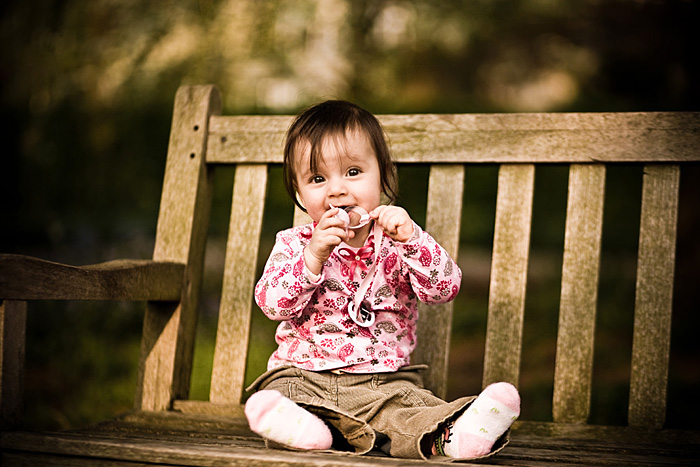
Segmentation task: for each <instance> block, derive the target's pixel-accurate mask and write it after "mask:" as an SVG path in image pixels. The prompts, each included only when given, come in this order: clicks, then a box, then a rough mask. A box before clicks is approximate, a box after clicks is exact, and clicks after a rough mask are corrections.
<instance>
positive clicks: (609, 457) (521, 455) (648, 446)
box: [0, 412, 700, 467]
mask: <svg viewBox="0 0 700 467" xmlns="http://www.w3.org/2000/svg"><path fill="white" fill-rule="evenodd" d="M698 446H700V435H698V434H697V433H693V432H687V431H675V430H663V431H659V430H651V431H650V430H642V429H635V428H631V427H600V426H590V425H572V424H564V423H542V422H539V423H533V422H516V423H515V425H514V427H513V430H512V432H511V443H510V445H508V446H507V447H506V449H504V450H503V451H501V452H500V453H499V454H498V455H497V456H495V457H491V458H489V459H484V460H481V461H479V462H478V465H523V466H542V465H545V466H570V465H597V466H606V465H658V466H674V467H675V466H686V465H697V464H698V462H699V461H700V448H699V447H698ZM0 448H1V449H0V455H2V456H3V457H2V458H1V459H0V461H2V462H3V465H41V466H44V465H71V466H75V465H106V466H117V465H129V466H131V465H140V464H141V463H145V461H147V463H148V465H169V466H173V465H178V466H195V465H196V466H229V465H240V466H273V465H274V466H341V467H350V466H387V467H394V466H397V467H398V466H430V465H435V462H436V459H433V460H430V461H421V460H419V459H396V458H391V457H386V456H384V455H382V454H381V453H379V452H378V451H373V452H372V453H370V454H369V455H365V456H353V455H348V454H347V453H324V452H303V451H301V452H299V451H296V452H295V451H284V450H279V449H266V448H265V446H264V443H263V441H262V439H261V438H260V437H258V436H257V435H255V434H253V433H252V432H251V431H250V429H249V428H248V427H247V423H245V419H241V418H231V417H224V416H216V415H205V414H183V413H168V412H161V413H157V412H154V413H132V414H128V415H126V416H124V417H120V418H119V419H117V420H115V421H112V422H108V423H104V424H100V425H97V426H95V427H92V428H91V429H90V430H89V431H78V432H63V433H44V434H42V433H4V434H3V437H2V438H1V439H0ZM86 459H87V460H89V461H90V463H84V464H83V463H81V462H83V461H84V460H86ZM10 462H12V463H10ZM40 462H44V463H43V464H42V463H40ZM132 463H135V464H132ZM468 465H476V463H474V464H471V463H470V464H468Z"/></svg>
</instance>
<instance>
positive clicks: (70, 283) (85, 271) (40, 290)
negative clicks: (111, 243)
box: [0, 254, 185, 301]
mask: <svg viewBox="0 0 700 467" xmlns="http://www.w3.org/2000/svg"><path fill="white" fill-rule="evenodd" d="M184 273H185V265H184V264H180V263H168V262H158V261H152V260H116V261H109V262H106V263H100V264H95V265H90V266H69V265H66V264H60V263H54V262H51V261H46V260H42V259H39V258H33V257H30V256H22V255H10V254H0V300H3V299H9V300H134V301H142V300H144V301H147V300H157V301H176V300H179V299H180V292H181V290H182V283H183V277H184Z"/></svg>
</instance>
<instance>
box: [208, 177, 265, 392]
mask: <svg viewBox="0 0 700 467" xmlns="http://www.w3.org/2000/svg"><path fill="white" fill-rule="evenodd" d="M266 186H267V166H265V165H244V164H241V165H238V166H237V167H236V178H235V180H234V184H233V201H232V207H231V221H230V224H229V233H228V243H227V246H226V266H225V270H224V279H223V286H222V292H221V306H220V308H219V324H218V329H217V333H216V347H215V350H214V364H213V369H212V377H211V390H210V395H209V398H210V400H211V402H213V403H221V404H236V403H240V402H241V396H242V393H243V384H244V379H245V369H246V355H247V353H248V340H249V336H250V322H251V313H252V300H251V297H252V296H253V289H254V287H255V267H256V263H257V259H258V248H259V245H260V232H261V231H262V220H263V211H264V207H265V188H266Z"/></svg>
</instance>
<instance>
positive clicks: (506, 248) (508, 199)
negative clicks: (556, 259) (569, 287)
mask: <svg viewBox="0 0 700 467" xmlns="http://www.w3.org/2000/svg"><path fill="white" fill-rule="evenodd" d="M534 185H535V167H534V166H533V165H529V164H528V165H502V166H501V168H500V171H499V174H498V196H497V200H496V225H495V232H494V240H493V259H492V261H491V283H490V288H489V307H488V323H487V329H486V350H485V354H484V377H483V383H482V384H483V385H484V386H486V385H488V384H490V383H493V382H496V381H508V382H510V383H512V384H514V385H515V386H517V385H518V379H519V377H520V353H521V349H522V334H523V320H524V313H525V286H526V282H527V266H528V259H529V252H530V226H531V220H532V198H533V193H534Z"/></svg>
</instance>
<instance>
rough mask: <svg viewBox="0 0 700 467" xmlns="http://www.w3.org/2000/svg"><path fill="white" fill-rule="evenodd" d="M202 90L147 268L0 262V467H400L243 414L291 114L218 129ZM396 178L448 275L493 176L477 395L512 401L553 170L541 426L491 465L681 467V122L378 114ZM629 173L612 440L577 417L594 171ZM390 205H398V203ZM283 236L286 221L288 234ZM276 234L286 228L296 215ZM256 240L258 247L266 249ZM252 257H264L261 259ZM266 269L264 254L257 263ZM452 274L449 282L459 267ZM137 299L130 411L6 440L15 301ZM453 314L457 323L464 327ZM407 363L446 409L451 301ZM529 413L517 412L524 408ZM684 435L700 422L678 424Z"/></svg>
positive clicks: (13, 380)
mask: <svg viewBox="0 0 700 467" xmlns="http://www.w3.org/2000/svg"><path fill="white" fill-rule="evenodd" d="M220 109H221V100H220V97H219V93H218V91H217V90H216V89H215V88H214V87H212V86H183V87H182V88H180V89H179V90H178V92H177V95H176V98H175V107H174V114H173V121H172V131H171V136H170V143H169V149H168V158H167V164H166V169H165V180H164V185H163V192H162V201H161V205H160V214H159V218H158V228H157V236H156V242H155V251H154V254H153V260H141V261H115V262H110V263H105V264H102V265H96V266H85V267H73V266H66V265H60V264H55V263H50V262H47V261H43V260H39V259H34V258H29V257H24V256H16V255H2V256H1V257H0V299H1V300H2V302H1V303H2V305H1V307H0V339H2V341H1V342H2V354H1V358H0V368H1V372H2V374H1V376H2V379H1V380H0V396H1V401H2V421H3V432H2V441H1V444H0V446H1V448H2V458H1V460H0V463H2V465H4V466H9V465H94V464H97V463H98V461H101V462H103V463H104V464H105V465H117V464H121V463H124V464H125V465H152V464H166V465H206V466H215V465H217V466H218V465H242V466H255V465H328V466H336V465H337V466H341V465H342V466H345V465H379V464H381V465H418V464H421V463H422V462H421V461H418V460H405V459H392V458H387V457H382V456H379V455H377V456H362V457H357V456H347V455H329V454H316V453H299V452H287V451H279V450H268V449H265V448H264V446H263V442H262V440H261V439H260V438H259V437H257V436H256V435H254V434H253V433H252V432H250V431H249V429H248V427H247V423H246V421H245V419H244V418H243V416H242V409H241V401H242V399H243V398H244V390H243V386H244V375H245V367H246V355H247V353H248V347H249V345H255V343H251V342H249V333H250V323H251V314H252V313H259V311H258V310H256V309H254V306H253V302H252V293H253V286H254V283H255V281H256V279H257V278H256V261H257V259H256V258H257V257H258V250H259V245H260V232H261V224H262V216H263V209H264V206H265V200H266V183H267V177H268V168H269V166H270V165H272V164H280V163H281V160H282V151H281V146H282V140H283V137H284V132H285V131H286V129H287V127H288V125H289V123H290V122H291V117H289V116H257V117H238V116H220V115H219V113H220ZM380 120H381V122H382V124H383V125H384V127H385V129H386V131H387V134H388V136H389V139H390V143H391V146H392V149H393V152H394V156H395V159H396V160H397V162H398V163H399V164H424V165H429V167H430V169H429V170H430V175H429V188H428V192H427V216H426V226H425V227H426V229H427V230H428V231H429V232H431V233H432V234H433V236H434V237H435V238H437V239H438V241H439V242H440V243H441V244H442V245H444V246H445V248H446V249H447V250H448V251H449V252H450V253H451V254H452V255H453V256H454V257H455V258H456V257H457V253H458V247H459V238H460V219H461V217H462V216H461V212H462V198H463V190H464V177H465V175H464V174H465V166H467V165H469V164H496V165H498V166H499V172H498V194H497V201H496V217H495V235H494V242H493V252H492V263H491V276H490V277H491V278H490V288H489V304H488V326H487V331H486V348H485V359H484V371H483V385H486V384H488V383H490V382H493V381H498V380H504V381H510V382H513V383H514V384H516V385H518V381H519V371H520V365H521V348H522V335H523V322H524V310H525V306H524V304H525V291H526V285H527V284H526V281H527V268H528V256H529V250H530V230H531V222H532V200H533V192H534V176H535V170H536V169H535V167H536V166H537V165H539V164H567V165H569V167H570V168H569V189H568V201H567V212H566V234H565V245H564V252H563V267H562V279H561V300H560V307H559V327H558V338H557V353H556V365H555V372H554V397H553V401H552V407H553V422H528V421H518V422H517V423H516V425H515V426H514V429H513V431H512V436H511V438H512V440H511V444H510V445H509V446H508V447H507V448H506V449H505V450H504V451H503V452H502V453H500V454H499V455H498V456H496V457H494V458H492V459H489V462H491V463H493V464H496V465H540V464H544V463H551V464H570V463H582V464H596V465H597V464H654V465H698V464H699V463H700V446H699V445H700V431H680V430H669V429H664V428H663V425H664V420H665V407H666V405H665V404H666V398H667V395H666V390H667V374H668V362H669V347H670V323H671V310H672V292H673V286H674V280H673V278H674V263H675V242H676V228H677V209H678V203H679V178H680V173H681V170H682V167H683V166H684V165H687V164H692V163H697V162H698V161H700V151H698V148H700V114H699V113H619V114H615V113H598V114H596V113H591V114H497V115H383V116H380ZM609 164H638V165H639V164H644V177H643V195H642V206H641V221H640V232H639V255H638V266H637V287H636V302H635V322H634V345H633V349H632V372H631V378H630V394H629V411H628V419H629V426H624V427H623V426H615V427H611V426H594V425H587V424H586V422H587V419H588V418H589V413H590V400H591V378H592V364H593V349H594V328H595V318H596V304H597V290H598V287H599V263H600V257H601V231H602V225H603V222H602V219H603V215H602V214H603V201H604V186H605V177H606V166H607V165H609ZM223 165H235V166H236V170H235V181H234V185H233V202H232V208H231V219H232V220H231V222H230V231H229V233H228V244H227V248H226V260H225V271H224V275H223V290H222V294H221V305H220V311H219V319H218V331H217V337H216V348H215V353H214V357H213V370H212V376H211V391H210V396H209V401H206V402H203V401H193V400H188V393H189V386H190V375H191V373H192V361H193V349H194V338H195V335H196V332H195V328H196V322H197V313H198V303H199V298H200V290H201V284H202V270H203V258H204V248H205V240H206V238H207V228H208V224H209V214H210V201H211V194H212V181H213V171H214V170H215V169H216V168H217V167H220V166H223ZM404 189H406V188H405V187H404ZM290 220H291V219H290ZM295 222H297V223H299V222H305V220H304V214H303V213H300V212H297V213H296V214H295ZM268 242H269V239H268ZM268 244H269V243H268ZM261 254H263V255H265V256H266V255H267V252H261ZM467 267H468V266H467ZM45 299H51V300H56V299H58V300H138V301H145V302H146V312H145V323H144V327H143V337H142V346H141V348H142V353H141V359H140V364H139V373H138V374H139V377H138V388H137V392H136V396H135V410H134V411H132V412H130V413H127V414H124V415H121V416H119V417H118V418H116V419H115V420H110V421H106V422H104V423H101V424H98V425H95V426H91V427H88V428H86V429H80V430H71V431H64V432H56V433H43V432H27V431H13V426H16V421H17V420H18V417H19V416H20V413H21V410H22V389H21V388H22V377H23V356H24V345H25V344H24V329H25V320H26V313H27V310H26V301H27V300H45ZM464 312H465V311H464V310H457V313H464ZM423 313H424V314H423V316H425V315H426V314H428V313H429V314H430V315H431V319H430V320H423V321H422V322H421V324H420V329H419V332H420V335H419V348H418V349H417V350H416V352H415V357H414V361H415V362H424V363H428V364H429V365H430V371H429V373H428V375H427V385H428V386H429V387H430V388H431V389H432V390H433V391H434V392H435V393H436V394H438V395H440V396H443V397H444V396H445V394H446V382H447V364H448V348H449V343H450V334H451V323H452V316H453V304H447V305H442V306H435V307H431V308H430V310H428V311H425V310H424V312H423ZM523 404H524V405H527V404H528V401H527V400H524V401H523ZM695 428H696V429H697V428H700V422H699V423H698V424H697V425H696V427H695Z"/></svg>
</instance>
